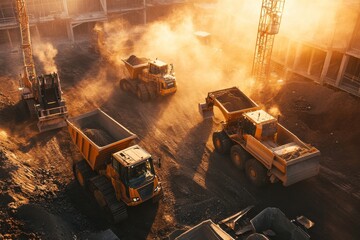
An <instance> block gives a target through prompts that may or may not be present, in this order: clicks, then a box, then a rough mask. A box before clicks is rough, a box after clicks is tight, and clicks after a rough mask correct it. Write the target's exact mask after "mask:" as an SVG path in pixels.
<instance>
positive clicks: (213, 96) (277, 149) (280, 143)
mask: <svg viewBox="0 0 360 240" xmlns="http://www.w3.org/2000/svg"><path fill="white" fill-rule="evenodd" d="M205 100H206V102H205V103H202V104H199V109H200V112H201V113H202V115H203V116H204V118H209V117H212V116H213V108H214V107H217V108H219V110H220V111H221V112H222V114H223V115H224V118H225V121H224V122H223V123H222V130H221V131H218V132H214V133H213V144H214V147H215V150H216V151H217V152H219V153H221V154H227V153H230V156H231V160H232V161H233V163H234V164H235V166H237V167H238V168H239V169H241V170H243V169H244V170H245V173H246V175H247V177H248V178H249V180H250V181H251V182H252V183H254V184H255V185H258V186H261V185H264V184H265V183H267V182H269V181H270V182H275V181H281V182H282V184H283V185H284V186H289V185H292V184H294V183H297V182H299V181H302V180H305V179H308V178H310V177H313V176H315V175H317V174H318V173H319V169H320V164H319V157H318V156H319V155H320V151H319V150H317V149H316V148H315V147H313V146H311V145H309V144H306V143H304V142H303V141H301V140H300V139H299V138H298V137H297V136H295V135H294V134H293V133H291V132H290V131H289V130H287V129H286V128H285V127H284V126H282V125H281V124H280V123H279V122H278V120H277V119H276V118H274V117H273V116H271V115H270V114H268V113H267V112H265V111H264V110H261V108H260V107H259V106H258V105H257V104H256V103H255V102H254V101H253V100H251V99H250V98H249V97H247V96H246V95H245V94H244V93H243V92H241V91H240V90H239V89H238V88H236V87H233V88H228V89H222V90H218V91H214V92H209V93H208V96H207V97H206V99H205Z"/></svg>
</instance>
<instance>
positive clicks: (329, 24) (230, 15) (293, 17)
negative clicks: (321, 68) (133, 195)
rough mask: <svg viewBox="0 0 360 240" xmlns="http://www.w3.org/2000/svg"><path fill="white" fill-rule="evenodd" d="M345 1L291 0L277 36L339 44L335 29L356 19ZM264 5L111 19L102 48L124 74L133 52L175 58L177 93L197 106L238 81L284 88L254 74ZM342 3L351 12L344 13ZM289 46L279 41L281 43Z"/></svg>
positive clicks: (226, 4)
mask: <svg viewBox="0 0 360 240" xmlns="http://www.w3.org/2000/svg"><path fill="white" fill-rule="evenodd" d="M342 2H343V1H342V0H332V1H328V0H298V1H286V2H285V8H284V15H283V19H282V23H281V27H280V35H282V36H283V37H282V38H279V36H277V37H275V42H276V41H282V40H281V39H284V38H285V39H288V38H290V39H295V40H299V39H309V38H310V39H313V40H317V41H320V42H322V43H323V42H324V41H325V40H326V41H329V39H331V41H332V42H333V44H335V43H334V40H333V36H334V34H335V32H336V31H338V32H339V31H341V32H342V33H346V32H347V31H348V30H347V29H350V28H351V27H349V26H348V24H350V22H351V24H353V23H354V22H355V21H353V16H354V14H350V13H351V12H350V8H349V7H346V6H345V5H343V6H341V8H340V4H341V3H342ZM260 9H261V1H260V0H259V1H252V0H246V1H245V0H242V1H237V0H222V1H212V2H211V3H206V4H201V3H195V4H192V5H191V6H190V7H189V6H188V7H184V8H183V9H180V10H179V9H177V10H176V12H172V13H171V14H170V15H169V16H167V17H166V18H164V19H162V20H158V21H156V22H152V23H148V24H146V25H145V26H130V25H129V24H128V23H126V22H125V21H121V20H117V21H113V22H107V23H104V24H103V25H97V26H96V30H97V31H98V32H101V34H100V35H101V41H99V48H100V50H101V54H102V56H103V57H104V58H107V59H108V60H109V61H110V62H112V64H114V65H116V66H118V67H119V68H122V69H123V71H122V74H123V75H124V74H126V71H125V69H124V68H123V63H122V61H121V59H125V58H127V57H129V55H131V54H134V55H137V56H139V57H147V58H150V59H155V58H158V59H160V60H163V61H165V62H167V63H173V64H174V67H175V72H176V78H177V81H178V86H179V89H178V93H176V94H181V92H183V93H184V96H185V95H186V97H185V98H182V100H181V101H183V102H182V103H179V104H186V105H188V106H194V103H197V102H199V101H201V100H202V99H204V98H205V97H206V93H207V92H209V91H214V90H219V89H222V88H227V87H232V86H237V87H239V88H240V89H241V90H242V91H244V92H245V93H246V94H247V95H249V96H252V95H255V96H259V95H264V93H265V95H266V93H267V94H268V95H270V93H274V92H276V91H278V90H279V89H280V87H279V84H274V86H271V85H270V86H269V85H266V89H264V88H265V85H264V84H265V83H261V82H256V81H255V80H254V79H253V78H252V77H251V68H252V62H253V55H254V50H255V41H256V36H257V31H258V23H259V16H260ZM338 9H341V10H344V9H345V10H346V12H345V14H346V13H349V14H348V15H346V16H342V17H341V19H339V18H338V16H339V13H338ZM342 14H343V13H342ZM336 29H337V30H336ZM197 31H205V32H208V33H210V37H209V38H208V39H204V38H202V37H201V36H200V37H199V36H197V35H196V34H195V33H196V32H197ZM99 39H100V38H99ZM279 39H280V40H279ZM339 39H342V38H339ZM339 44H341V42H339ZM284 46H285V45H284V44H282V43H280V44H277V47H279V48H285V47H284ZM121 77H124V76H121ZM278 79H281V76H278ZM278 79H276V80H278ZM275 82H276V81H275ZM269 88H274V89H269ZM277 114H278V113H277V111H275V115H277Z"/></svg>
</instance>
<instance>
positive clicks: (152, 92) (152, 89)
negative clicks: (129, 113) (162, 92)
mask: <svg viewBox="0 0 360 240" xmlns="http://www.w3.org/2000/svg"><path fill="white" fill-rule="evenodd" d="M146 89H147V91H148V93H149V98H150V99H151V100H153V99H155V98H156V97H157V93H156V85H155V84H153V83H148V84H146Z"/></svg>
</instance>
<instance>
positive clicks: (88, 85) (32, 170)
mask: <svg viewBox="0 0 360 240" xmlns="http://www.w3.org/2000/svg"><path fill="white" fill-rule="evenodd" d="M60 47H61V51H59V54H58V56H57V57H56V64H57V66H58V71H59V75H60V77H61V80H62V90H63V92H64V97H65V99H66V102H67V107H68V111H69V113H70V115H71V116H76V115H78V114H81V113H85V112H87V111H90V110H93V109H94V108H96V107H100V108H101V109H103V110H104V111H105V112H107V113H108V114H110V115H111V116H112V117H113V118H115V119H116V120H117V121H119V122H120V123H121V124H123V125H124V126H126V127H127V128H128V129H130V130H131V131H132V132H134V133H136V134H137V135H138V137H139V139H140V141H139V144H140V145H142V146H143V147H144V148H146V149H147V150H148V151H149V152H150V153H152V155H153V156H154V157H155V158H158V157H160V158H161V159H162V167H161V168H160V169H159V168H157V169H156V170H157V173H158V174H159V176H160V179H161V181H162V184H163V188H164V198H163V200H161V201H160V203H159V204H157V205H154V204H152V203H150V202H149V203H145V204H143V205H142V206H139V207H132V208H129V219H128V220H127V221H126V222H123V223H120V224H116V225H110V224H108V223H107V222H106V221H105V218H104V216H103V215H102V213H101V211H100V210H99V209H98V207H97V205H96V204H95V202H94V200H92V199H91V198H89V197H88V196H87V195H86V193H84V192H82V190H81V189H80V187H79V186H78V184H77V183H76V182H75V180H74V177H73V175H72V164H73V162H74V161H77V160H80V159H81V156H80V154H79V153H78V151H77V150H76V148H75V147H74V146H73V144H72V142H71V140H70V137H69V135H68V132H67V129H66V128H64V129H60V130H54V131H50V132H45V133H38V132H37V129H36V124H35V120H31V119H29V118H28V115H27V112H26V111H25V110H24V106H22V104H21V103H20V102H19V94H18V91H17V88H18V74H19V72H20V70H21V65H20V64H19V63H21V62H22V61H21V55H20V53H19V52H15V53H12V54H10V56H9V53H1V57H0V233H1V235H2V237H3V238H4V239H86V238H89V237H91V236H92V234H94V233H97V232H101V231H104V230H106V229H108V228H110V229H111V230H113V232H114V233H116V234H117V235H118V237H119V238H120V239H164V238H165V237H166V236H167V235H168V234H169V233H171V232H172V231H174V230H177V229H184V228H187V227H189V226H193V225H195V224H197V223H199V222H200V221H202V220H205V219H208V218H211V219H213V220H214V221H219V220H222V219H224V218H226V217H228V216H229V215H231V214H233V213H235V212H237V211H239V210H241V209H243V208H245V207H247V206H249V205H255V210H254V211H260V210H262V209H263V208H265V207H268V206H274V207H279V208H280V209H281V210H282V211H283V212H284V213H285V214H286V215H287V216H288V217H289V218H293V217H296V216H299V215H305V216H307V217H308V218H310V219H311V220H313V221H314V222H315V226H314V228H313V229H311V230H310V235H311V236H312V237H313V239H360V223H359V221H358V219H359V218H360V207H359V206H360V174H359V173H360V162H359V161H360V157H359V156H360V150H359V145H360V138H359V137H360V125H359V122H360V100H359V98H356V97H353V96H351V95H349V94H347V93H345V92H342V91H337V90H334V89H331V88H329V87H326V86H320V85H317V84H315V83H312V82H309V81H306V80H304V79H299V78H297V77H296V76H294V77H293V79H292V80H291V81H288V82H286V83H284V84H283V85H282V86H281V87H280V88H279V90H278V91H277V92H275V94H274V95H273V96H272V97H271V98H268V100H267V101H264V102H266V104H265V105H264V108H265V109H270V108H271V107H274V106H276V107H277V108H278V109H279V110H280V112H281V117H280V122H281V123H282V124H283V125H284V126H285V127H287V128H288V129H289V130H291V131H292V132H294V133H295V134H296V135H297V136H298V137H300V139H302V140H304V141H305V142H307V143H311V144H312V145H314V146H315V147H317V148H318V149H319V150H320V151H321V154H322V155H321V170H320V174H319V175H318V176H317V177H313V178H311V179H309V180H306V181H303V182H300V183H297V184H295V185H293V186H290V187H286V188H285V187H283V186H282V185H281V184H273V185H270V186H267V187H265V188H261V189H258V188H256V187H254V186H252V185H251V184H250V183H249V182H248V181H247V179H246V178H245V176H244V174H243V173H242V172H239V171H238V170H236V169H235V168H234V167H233V165H232V163H231V162H230V161H229V158H228V157H227V156H221V155H218V154H217V153H215V152H214V150H213V146H212V142H211V134H212V132H213V131H214V130H216V129H217V128H219V126H218V125H216V124H215V123H213V122H212V121H211V120H210V121H208V120H206V121H203V120H202V119H201V117H200V114H199V113H198V111H197V103H198V102H202V101H203V100H204V98H205V97H206V93H207V92H208V91H212V90H216V89H219V88H223V87H231V86H232V84H233V83H229V82H226V80H223V82H222V84H223V86H219V85H217V86H207V85H206V84H205V82H204V87H203V88H202V89H191V86H192V81H195V80H196V79H192V77H191V75H189V73H186V72H181V69H177V79H178V81H179V87H178V92H177V93H176V94H175V95H173V96H170V97H166V98H163V99H157V100H155V101H153V102H146V103H143V102H140V101H139V100H137V99H136V98H135V97H134V96H131V95H128V94H126V93H124V92H122V91H121V90H120V88H119V75H121V71H120V70H119V69H114V68H113V67H109V66H106V64H105V63H104V62H102V61H101V60H100V58H99V57H98V56H97V55H96V54H94V53H90V52H89V51H88V47H87V46H86V44H82V45H62V46H60ZM38 64H39V63H38ZM175 66H176V63H175ZM237 85H241V83H238V84H237ZM189 89H191V91H189ZM254 100H255V101H257V102H259V101H260V99H259V98H256V96H254ZM262 100H263V99H262ZM0 239H1V236H0Z"/></svg>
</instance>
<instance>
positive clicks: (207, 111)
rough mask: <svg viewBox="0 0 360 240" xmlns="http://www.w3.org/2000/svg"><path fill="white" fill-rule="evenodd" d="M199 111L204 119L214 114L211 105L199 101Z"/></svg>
mask: <svg viewBox="0 0 360 240" xmlns="http://www.w3.org/2000/svg"><path fill="white" fill-rule="evenodd" d="M199 112H200V114H201V116H202V117H203V118H204V119H208V118H212V117H213V116H214V112H213V107H212V106H211V107H209V106H208V105H207V104H206V103H199Z"/></svg>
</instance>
